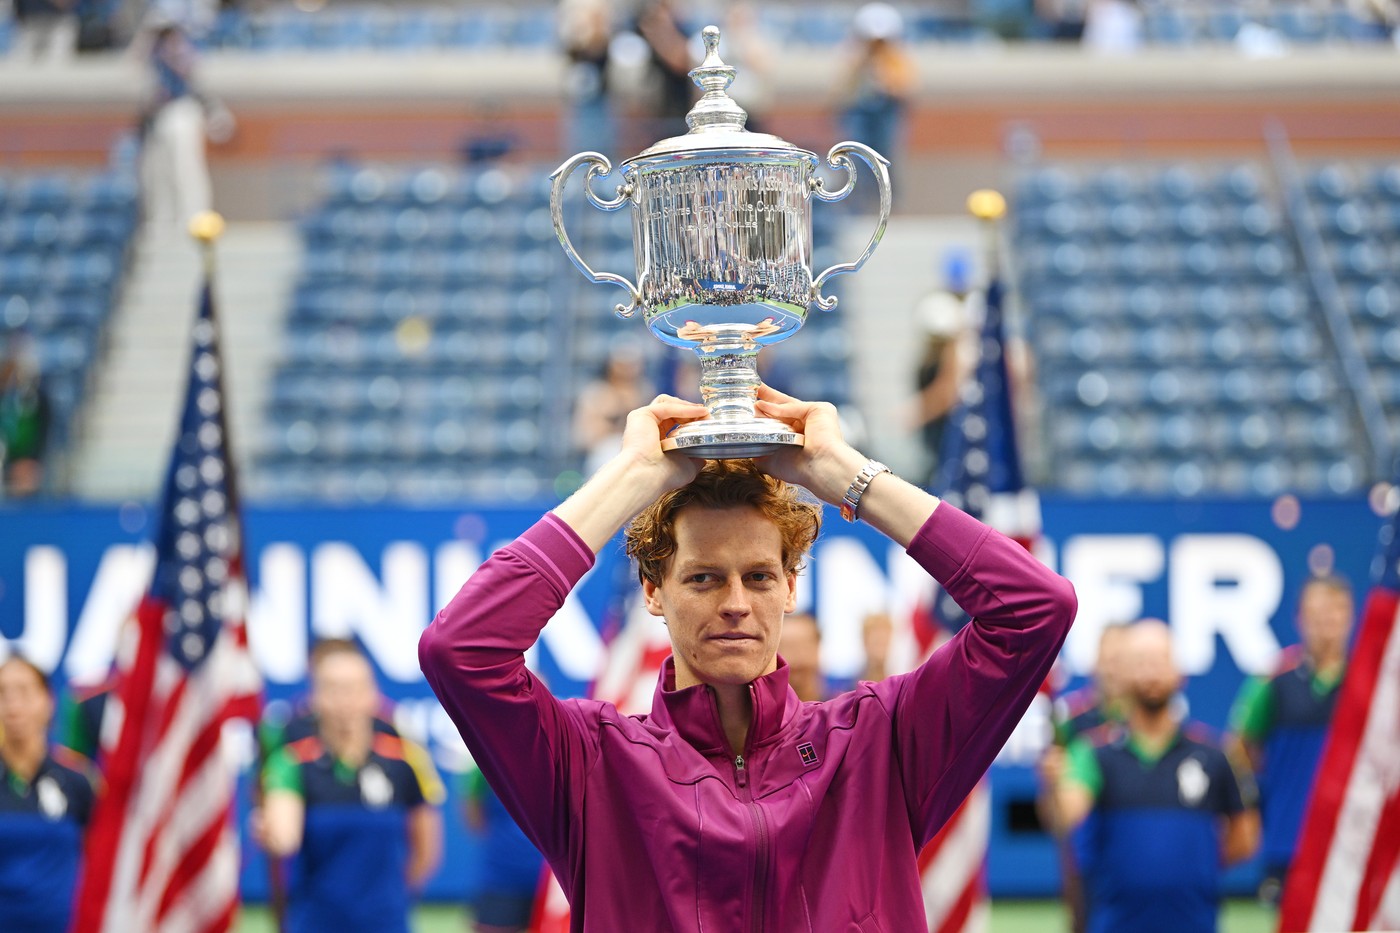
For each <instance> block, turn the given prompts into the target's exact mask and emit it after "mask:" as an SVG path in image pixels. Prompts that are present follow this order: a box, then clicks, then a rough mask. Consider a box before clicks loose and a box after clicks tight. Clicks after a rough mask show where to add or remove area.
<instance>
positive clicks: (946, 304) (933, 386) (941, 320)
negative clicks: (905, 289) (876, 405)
mask: <svg viewBox="0 0 1400 933" xmlns="http://www.w3.org/2000/svg"><path fill="white" fill-rule="evenodd" d="M943 278H944V286H943V288H940V289H936V290H934V291H933V292H930V293H929V294H928V295H926V296H924V297H923V298H922V299H920V300H919V304H918V307H917V308H916V314H917V316H918V319H919V323H920V324H921V325H922V327H923V331H924V347H923V353H922V354H921V356H920V358H919V368H918V370H917V372H916V373H915V377H914V379H915V388H916V390H917V393H918V394H917V395H915V397H914V416H913V420H914V424H915V425H916V426H917V428H918V431H919V440H920V441H921V442H922V443H923V447H924V455H925V456H926V457H927V459H928V463H929V467H928V470H927V471H926V473H925V476H926V479H925V481H924V485H926V486H931V485H932V484H933V480H934V478H935V477H936V476H937V475H938V462H939V456H940V454H941V453H942V451H943V430H944V428H945V427H946V426H947V424H948V416H949V415H951V414H952V413H953V409H954V408H955V407H956V406H957V403H958V390H959V388H960V387H961V386H962V380H963V376H964V375H966V372H965V371H966V364H965V363H964V361H963V357H964V356H965V354H964V353H963V352H962V350H963V347H962V344H963V343H964V341H965V339H966V337H967V334H968V306H967V303H968V293H969V292H970V291H971V288H972V282H971V268H970V263H969V257H968V256H967V254H966V253H965V252H963V251H955V252H952V253H950V254H949V255H948V256H947V258H946V259H945V261H944V266H943Z"/></svg>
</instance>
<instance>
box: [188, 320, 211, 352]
mask: <svg viewBox="0 0 1400 933" xmlns="http://www.w3.org/2000/svg"><path fill="white" fill-rule="evenodd" d="M191 335H192V336H193V337H194V342H195V343H197V344H199V346H201V347H207V346H209V343H210V342H211V341H212V340H213V339H214V325H212V324H210V323H209V322H208V321H196V322H195V325H194V330H193V331H191Z"/></svg>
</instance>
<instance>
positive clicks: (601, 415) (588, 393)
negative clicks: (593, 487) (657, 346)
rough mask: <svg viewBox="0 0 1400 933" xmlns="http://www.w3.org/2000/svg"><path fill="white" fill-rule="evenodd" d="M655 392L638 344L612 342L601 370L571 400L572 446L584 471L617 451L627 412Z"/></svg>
mask: <svg viewBox="0 0 1400 933" xmlns="http://www.w3.org/2000/svg"><path fill="white" fill-rule="evenodd" d="M655 394H656V390H655V388H654V387H653V386H652V384H651V381H650V380H649V379H647V376H646V357H644V356H643V355H642V349H641V347H640V346H639V345H638V344H637V343H635V342H633V341H631V340H619V341H618V342H616V343H614V344H613V346H612V348H611V349H610V350H609V351H608V359H607V362H606V363H604V364H603V371H602V373H601V374H599V376H598V378H597V379H594V380H593V381H592V382H590V383H588V385H586V386H584V387H583V391H582V392H580V393H579V394H578V398H577V400H576V401H575V403H574V428H573V434H574V447H575V449H577V450H578V451H579V452H580V453H581V454H582V455H583V458H584V475H590V474H592V472H593V471H594V470H596V469H597V468H598V467H599V466H600V465H602V464H603V463H604V462H606V461H607V460H608V459H609V458H611V457H612V456H613V455H614V454H616V453H617V451H618V450H619V449H620V448H621V447H622V429H623V428H624V427H625V426H626V424H627V414H628V412H630V411H632V410H633V409H635V408H640V407H641V406H643V405H645V404H646V403H647V401H649V400H650V399H651V398H652V397H653V396H654V395H655Z"/></svg>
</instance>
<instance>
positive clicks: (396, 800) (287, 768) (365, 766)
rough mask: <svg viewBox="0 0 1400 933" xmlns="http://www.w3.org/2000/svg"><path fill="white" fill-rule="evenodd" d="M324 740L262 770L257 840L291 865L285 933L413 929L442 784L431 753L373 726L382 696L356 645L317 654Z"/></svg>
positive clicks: (436, 834) (435, 857)
mask: <svg viewBox="0 0 1400 933" xmlns="http://www.w3.org/2000/svg"><path fill="white" fill-rule="evenodd" d="M310 677H311V708H312V712H313V713H314V714H315V721H316V727H317V729H316V733H315V734H314V735H309V736H306V737H305V738H302V739H299V740H297V741H294V742H291V743H290V744H286V745H283V746H281V747H280V748H278V749H277V750H275V751H274V752H273V753H272V754H271V755H270V756H269V757H268V760H267V763H266V764H265V765H264V767H263V802H262V808H261V813H260V814H259V815H258V817H257V819H256V820H255V823H254V833H255V835H256V836H257V837H258V839H259V841H260V842H261V843H262V845H263V847H264V848H265V849H266V850H267V851H268V853H269V854H270V855H271V856H273V857H274V858H289V857H294V861H293V864H292V878H291V883H290V886H289V891H288V898H287V917H286V929H287V930H288V933H303V931H305V933H313V931H315V933H320V931H327V930H330V931H335V933H355V931H364V933H381V931H390V933H392V931H396V930H397V931H400V933H407V931H408V928H409V927H408V914H409V907H410V902H411V899H412V894H413V892H414V891H415V890H417V889H419V888H421V887H422V886H423V884H424V883H426V882H427V880H428V878H430V877H431V876H432V874H433V872H434V871H435V870H436V869H437V864H438V861H439V860H440V858H441V855H442V818H441V814H440V813H439V811H438V807H439V805H440V804H441V803H442V800H443V796H444V794H443V790H442V784H441V781H440V780H439V779H438V777H437V773H436V770H435V769H434V768H433V765H432V762H431V761H429V760H428V757H427V754H426V752H424V751H423V750H422V749H420V748H418V747H417V746H416V745H413V744H412V743H410V742H408V741H407V740H406V739H403V738H401V737H397V736H392V735H388V734H385V733H383V732H380V731H378V730H376V728H375V725H374V723H375V714H376V711H377V710H378V709H379V708H380V698H379V691H378V689H377V688H376V686H375V683H374V672H373V670H372V669H371V668H370V664H369V660H368V659H367V658H366V657H365V656H364V654H363V653H362V652H361V651H360V649H359V647H358V646H356V645H355V644H354V643H353V642H350V641H342V640H326V641H322V642H319V643H318V644H317V645H316V647H315V648H314V649H313V650H312V654H311V665H310Z"/></svg>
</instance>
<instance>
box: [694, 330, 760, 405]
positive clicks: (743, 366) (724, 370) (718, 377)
mask: <svg viewBox="0 0 1400 933" xmlns="http://www.w3.org/2000/svg"><path fill="white" fill-rule="evenodd" d="M695 352H696V354H697V355H698V356H699V357H700V401H702V402H704V403H705V407H706V408H708V409H709V410H710V418H711V420H714V421H752V420H753V417H754V409H753V406H754V402H755V401H757V399H758V384H759V378H758V351H757V350H736V351H730V352H714V351H711V352H709V353H706V352H705V351H704V349H701V348H697V349H696V351H695Z"/></svg>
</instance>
